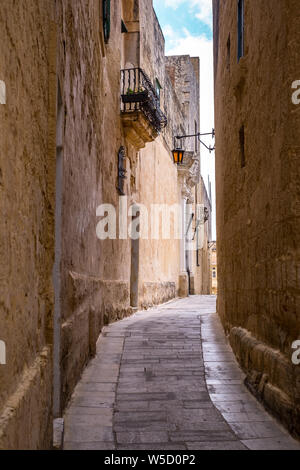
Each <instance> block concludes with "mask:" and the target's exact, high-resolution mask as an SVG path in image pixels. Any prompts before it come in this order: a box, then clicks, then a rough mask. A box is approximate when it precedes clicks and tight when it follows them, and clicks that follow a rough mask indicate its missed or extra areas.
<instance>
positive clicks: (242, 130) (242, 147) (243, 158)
mask: <svg viewBox="0 0 300 470" xmlns="http://www.w3.org/2000/svg"><path fill="white" fill-rule="evenodd" d="M240 155H241V167H242V168H244V167H245V166H246V155H245V127H244V126H242V127H241V128H240Z"/></svg>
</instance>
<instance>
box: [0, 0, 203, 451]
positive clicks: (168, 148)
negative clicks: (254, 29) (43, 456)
mask: <svg viewBox="0 0 300 470" xmlns="http://www.w3.org/2000/svg"><path fill="white" fill-rule="evenodd" d="M0 30H1V46H0V48H1V54H0V80H1V81H2V82H3V83H5V86H6V104H5V105H0V114H1V119H0V130H1V133H0V135H1V137H0V193H1V197H0V206H1V214H2V215H3V216H2V217H1V229H0V237H1V243H0V250H1V267H0V293H1V298H0V341H1V346H2V345H3V344H4V345H5V346H6V357H7V363H6V364H5V365H2V364H0V448H3V449H16V448H23V449H36V448H49V447H50V446H51V442H52V422H53V418H57V417H60V416H62V414H63V411H64V409H65V407H66V404H67V403H68V400H69V398H70V396H71V393H72V391H73V389H74V386H75V384H76V383H77V381H78V380H79V378H80V375H81V373H82V371H83V369H84V367H85V365H86V364H87V362H88V360H89V358H90V357H91V356H92V355H93V354H94V353H95V347H96V341H97V338H98V336H99V333H100V332H101V329H102V327H103V325H105V324H107V323H109V322H112V321H115V320H117V319H121V318H123V317H124V316H126V315H130V313H132V312H133V311H134V310H136V309H138V308H147V307H149V306H152V305H155V304H158V303H161V302H164V301H167V300H169V299H171V298H174V297H176V296H178V295H182V296H186V295H188V294H189V293H207V285H208V284H209V265H208V263H209V261H208V248H207V246H208V243H207V241H208V240H209V237H210V219H209V217H208V220H206V219H207V217H204V216H203V214H202V212H201V210H200V209H199V210H198V211H197V206H198V205H200V206H201V207H202V209H203V213H204V206H205V207H206V208H207V210H206V212H205V214H206V215H207V214H208V215H209V213H210V210H211V209H210V202H209V199H208V198H207V194H206V190H205V186H204V183H203V181H202V179H201V174H200V148H199V144H198V142H196V141H193V140H189V141H188V140H186V142H184V146H185V149H186V154H185V159H184V164H183V166H182V167H181V168H177V166H176V165H174V162H173V157H172V149H173V145H174V136H175V135H184V134H186V133H194V131H195V130H197V131H198V130H199V129H200V122H199V59H197V58H190V57H189V56H184V57H173V58H166V57H165V51H164V38H163V35H162V32H161V29H160V26H159V23H158V21H157V18H156V15H155V12H154V10H153V6H152V2H151V1H149V0H115V1H114V2H109V1H107V0H88V1H81V0H57V1H56V2H53V1H51V0H41V1H39V2H36V1H35V0H28V1H26V5H25V2H14V1H13V0H7V1H6V2H5V3H4V5H1V9H0ZM129 70H131V72H129ZM130 74H131V75H130ZM145 91H146V92H147V100H148V101H147V103H146V104H143V101H137V100H136V101H134V99H136V97H135V93H137V94H139V93H141V98H140V100H142V99H143V96H145V95H143V92H145ZM149 97H150V99H149ZM132 103H133V104H132ZM191 131H192V132H191ZM124 177H125V178H124ZM109 204H110V207H113V208H114V210H115V212H116V214H119V213H121V212H122V211H121V208H122V207H123V206H124V205H125V204H126V205H127V208H128V209H130V208H131V212H127V217H126V219H127V220H126V221H125V222H126V223H125V229H124V227H123V226H122V222H121V221H120V220H121V219H120V220H117V230H116V232H117V233H116V237H109V236H108V237H107V238H106V239H102V240H100V239H99V237H98V232H97V227H98V224H99V222H101V220H103V218H104V217H105V216H106V215H107V213H108V212H109V211H110V209H109V207H108V205H109ZM153 204H160V205H161V204H164V205H165V206H166V207H172V206H173V205H177V206H179V207H180V208H181V210H182V213H180V220H179V222H180V224H181V228H182V231H183V233H184V237H183V240H180V239H172V238H166V239H163V238H162V237H161V236H160V235H159V237H158V239H155V238H154V239H153V237H152V238H151V237H150V238H149V239H144V238H143V237H141V238H140V239H132V238H130V237H128V236H127V235H126V232H128V226H129V225H130V222H132V223H133V222H134V220H135V218H136V217H137V216H138V215H140V211H141V206H143V207H145V208H146V209H148V212H149V213H151V210H152V207H151V206H152V205H153ZM103 205H106V206H103ZM107 211H108V212H107ZM198 212H199V214H198ZM175 215H176V214H175ZM175 215H173V216H171V220H173V225H175ZM172 217H173V218H172ZM123 222H124V221H123ZM141 225H142V224H141ZM144 228H145V226H142V227H141V230H143V229H144ZM124 230H125V232H124ZM199 234H200V235H199ZM195 235H197V236H195ZM100 238H101V237H100ZM198 238H200V239H201V240H200V241H201V243H199V244H198V245H199V246H198V245H196V243H197V240H198ZM200 252H201V253H200ZM199 253H200V256H199ZM196 254H197V256H198V262H197V257H196ZM199 259H200V262H199Z"/></svg>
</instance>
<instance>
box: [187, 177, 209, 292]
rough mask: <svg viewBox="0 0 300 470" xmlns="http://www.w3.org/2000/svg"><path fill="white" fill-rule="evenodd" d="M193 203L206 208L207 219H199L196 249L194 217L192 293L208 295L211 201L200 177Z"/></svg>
mask: <svg viewBox="0 0 300 470" xmlns="http://www.w3.org/2000/svg"><path fill="white" fill-rule="evenodd" d="M195 191H197V192H196V194H195V203H198V204H202V205H203V206H204V207H206V208H207V210H208V220H207V221H205V222H204V220H202V221H201V225H200V227H199V229H198V232H199V233H198V250H197V234H196V233H195V228H196V217H195V219H194V224H193V230H194V233H195V243H196V245H195V252H194V253H193V254H192V258H193V266H194V268H193V272H194V273H195V275H194V278H195V279H194V292H193V293H194V294H196V295H210V294H211V272H210V271H211V264H210V251H209V242H210V241H211V211H212V208H211V202H210V199H209V196H208V194H207V190H206V187H205V183H204V180H203V178H202V177H201V179H200V183H199V185H198V186H197V189H195Z"/></svg>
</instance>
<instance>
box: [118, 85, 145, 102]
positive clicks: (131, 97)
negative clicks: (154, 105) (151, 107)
mask: <svg viewBox="0 0 300 470" xmlns="http://www.w3.org/2000/svg"><path fill="white" fill-rule="evenodd" d="M148 98H149V96H148V92H147V90H145V89H143V88H141V87H140V88H138V89H135V90H132V89H131V88H128V90H127V92H126V94H125V95H124V94H123V95H122V101H123V103H145V102H146V101H148Z"/></svg>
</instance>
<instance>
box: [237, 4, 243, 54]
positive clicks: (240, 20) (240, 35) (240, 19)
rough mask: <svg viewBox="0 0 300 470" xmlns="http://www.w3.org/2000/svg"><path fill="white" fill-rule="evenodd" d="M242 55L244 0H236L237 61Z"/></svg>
mask: <svg viewBox="0 0 300 470" xmlns="http://www.w3.org/2000/svg"><path fill="white" fill-rule="evenodd" d="M243 56H244V0H238V62H239V60H240V59H241V57H243Z"/></svg>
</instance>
